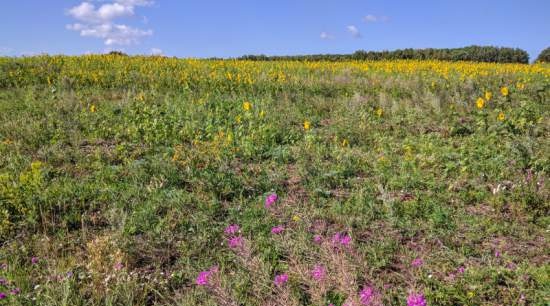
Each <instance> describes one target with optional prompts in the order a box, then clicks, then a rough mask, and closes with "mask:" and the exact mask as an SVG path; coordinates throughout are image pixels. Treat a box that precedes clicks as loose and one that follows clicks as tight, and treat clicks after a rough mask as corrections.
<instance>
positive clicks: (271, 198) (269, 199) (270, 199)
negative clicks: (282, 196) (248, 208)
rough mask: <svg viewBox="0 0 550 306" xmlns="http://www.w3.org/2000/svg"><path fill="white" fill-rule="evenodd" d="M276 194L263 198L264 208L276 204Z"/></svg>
mask: <svg viewBox="0 0 550 306" xmlns="http://www.w3.org/2000/svg"><path fill="white" fill-rule="evenodd" d="M277 199H278V197H277V194H276V193H272V194H270V195H268V196H267V197H266V198H265V208H269V207H271V205H273V204H274V203H275V202H277Z"/></svg>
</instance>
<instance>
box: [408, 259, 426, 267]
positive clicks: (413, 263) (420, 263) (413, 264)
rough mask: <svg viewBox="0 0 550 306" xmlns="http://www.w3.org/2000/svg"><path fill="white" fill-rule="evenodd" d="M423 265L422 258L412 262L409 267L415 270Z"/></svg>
mask: <svg viewBox="0 0 550 306" xmlns="http://www.w3.org/2000/svg"><path fill="white" fill-rule="evenodd" d="M423 264H424V261H423V260H422V258H420V257H417V258H415V259H414V260H413V261H412V263H411V266H413V267H415V268H418V267H420V266H421V265H423Z"/></svg>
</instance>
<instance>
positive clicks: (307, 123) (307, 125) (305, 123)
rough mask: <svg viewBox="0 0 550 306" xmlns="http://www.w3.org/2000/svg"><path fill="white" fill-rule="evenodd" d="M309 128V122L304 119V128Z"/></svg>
mask: <svg viewBox="0 0 550 306" xmlns="http://www.w3.org/2000/svg"><path fill="white" fill-rule="evenodd" d="M310 128H311V122H309V121H307V120H306V121H304V130H306V131H307V130H309V129H310Z"/></svg>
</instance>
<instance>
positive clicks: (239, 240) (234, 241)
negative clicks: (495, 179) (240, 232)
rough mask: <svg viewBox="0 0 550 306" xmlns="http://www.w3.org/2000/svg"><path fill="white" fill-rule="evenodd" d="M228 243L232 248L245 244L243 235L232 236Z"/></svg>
mask: <svg viewBox="0 0 550 306" xmlns="http://www.w3.org/2000/svg"><path fill="white" fill-rule="evenodd" d="M228 244H229V247H230V248H232V249H236V248H241V247H242V246H243V244H244V240H243V237H241V236H235V237H231V238H229V241H228Z"/></svg>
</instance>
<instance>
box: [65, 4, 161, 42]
mask: <svg viewBox="0 0 550 306" xmlns="http://www.w3.org/2000/svg"><path fill="white" fill-rule="evenodd" d="M153 3H154V2H153V1H147V0H114V2H112V3H106V4H102V5H101V6H99V7H98V8H96V6H95V5H94V4H91V3H89V2H82V3H81V4H80V5H78V6H75V7H73V8H71V9H69V10H68V11H67V14H68V15H70V16H71V17H73V18H74V19H76V20H78V21H80V22H79V23H73V24H68V25H66V28H67V29H68V30H71V31H78V32H80V36H82V37H94V38H100V39H102V40H103V42H104V44H105V45H107V46H111V45H131V44H137V43H139V40H140V38H143V37H146V36H151V35H153V31H152V30H142V29H139V28H134V27H131V26H128V25H125V24H120V23H115V20H116V19H118V18H123V17H131V16H134V14H135V13H134V8H135V7H137V6H148V5H152V4H153Z"/></svg>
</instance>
